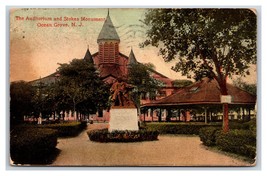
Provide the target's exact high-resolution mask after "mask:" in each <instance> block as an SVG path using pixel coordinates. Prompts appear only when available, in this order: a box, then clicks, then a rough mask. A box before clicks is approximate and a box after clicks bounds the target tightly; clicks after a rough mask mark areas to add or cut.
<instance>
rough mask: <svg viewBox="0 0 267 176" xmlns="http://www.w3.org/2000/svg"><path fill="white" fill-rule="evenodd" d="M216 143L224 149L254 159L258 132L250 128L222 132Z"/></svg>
mask: <svg viewBox="0 0 267 176" xmlns="http://www.w3.org/2000/svg"><path fill="white" fill-rule="evenodd" d="M216 145H217V146H218V147H219V148H221V149H222V150H224V151H228V152H233V153H237V154H241V155H244V156H247V157H249V158H252V159H254V158H255V156H256V134H255V133H253V132H252V131H250V130H230V131H229V132H228V133H223V132H221V133H220V134H219V135H218V136H217V139H216Z"/></svg>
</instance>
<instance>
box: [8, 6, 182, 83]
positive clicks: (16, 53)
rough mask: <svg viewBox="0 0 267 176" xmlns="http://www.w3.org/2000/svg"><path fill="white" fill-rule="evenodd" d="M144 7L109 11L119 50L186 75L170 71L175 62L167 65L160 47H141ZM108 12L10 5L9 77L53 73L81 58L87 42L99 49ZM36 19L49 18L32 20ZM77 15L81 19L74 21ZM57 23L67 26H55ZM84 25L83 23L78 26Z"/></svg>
mask: <svg viewBox="0 0 267 176" xmlns="http://www.w3.org/2000/svg"><path fill="white" fill-rule="evenodd" d="M145 10H146V9H110V10H109V11H110V12H109V13H110V17H111V20H112V22H113V24H114V26H115V27H116V30H117V32H118V35H119V37H120V40H121V42H120V52H121V53H122V54H124V55H126V56H129V54H130V50H131V48H133V51H134V54H135V56H136V59H137V60H138V61H139V62H142V63H148V62H151V63H153V64H154V65H155V66H156V70H157V71H159V72H160V73H162V74H164V75H166V76H168V77H170V78H172V79H186V77H181V75H180V74H179V73H176V72H174V71H172V70H171V69H170V68H171V66H172V65H173V64H174V63H165V62H164V61H163V59H162V57H161V56H159V55H158V48H155V47H151V46H149V47H145V48H140V47H139V44H140V43H141V42H143V41H144V39H145V31H146V28H145V26H144V25H143V24H142V22H140V20H142V19H143V18H144V13H145ZM107 12H108V9H78V8H69V9H51V8H50V9H11V10H10V81H17V80H26V81H30V80H34V79H38V78H40V77H45V76H47V75H49V74H51V73H53V72H55V70H56V69H57V67H58V66H59V65H58V63H68V62H69V61H71V60H72V59H74V58H78V59H80V58H83V57H84V55H85V52H86V50H87V47H88V46H89V49H90V52H91V54H93V53H95V52H97V50H98V48H97V47H98V45H97V37H98V34H99V33H100V30H101V28H102V26H103V23H104V18H106V16H107ZM27 17H28V19H27ZM32 17H40V18H43V19H45V20H43V19H39V20H29V19H30V18H32ZM57 17H58V18H59V19H60V17H62V21H55V20H54V18H57ZM82 17H86V18H87V19H88V21H81V18H82ZM51 18H52V21H51V20H50V19H51ZM71 18H72V19H71ZM74 18H78V19H79V21H73V20H74ZM64 19H67V21H64ZM70 20H72V21H70ZM72 22H75V23H76V25H75V27H73V26H71V24H72ZM54 23H60V24H68V26H67V27H64V26H63V27H55V26H54ZM80 23H82V26H78V25H80ZM46 24H49V25H50V24H51V25H52V27H46Z"/></svg>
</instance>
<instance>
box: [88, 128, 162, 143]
mask: <svg viewBox="0 0 267 176" xmlns="http://www.w3.org/2000/svg"><path fill="white" fill-rule="evenodd" d="M87 135H88V137H89V139H90V140H91V141H96V142H140V141H153V140H157V139H158V135H159V132H158V131H151V130H150V131H148V130H138V131H112V132H108V130H107V129H103V130H94V131H88V132H87Z"/></svg>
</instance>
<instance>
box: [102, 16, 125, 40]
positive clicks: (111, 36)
mask: <svg viewBox="0 0 267 176" xmlns="http://www.w3.org/2000/svg"><path fill="white" fill-rule="evenodd" d="M99 40H119V41H120V38H119V35H118V33H117V31H116V29H115V27H114V25H113V23H112V21H111V19H110V17H109V12H108V15H107V18H106V20H105V22H104V25H103V27H102V29H101V31H100V33H99V35H98V38H97V42H98V41H99Z"/></svg>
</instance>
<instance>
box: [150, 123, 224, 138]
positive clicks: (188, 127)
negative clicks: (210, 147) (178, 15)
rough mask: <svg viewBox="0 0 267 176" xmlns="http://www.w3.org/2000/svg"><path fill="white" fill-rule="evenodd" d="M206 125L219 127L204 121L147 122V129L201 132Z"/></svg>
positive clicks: (161, 131) (174, 132)
mask: <svg viewBox="0 0 267 176" xmlns="http://www.w3.org/2000/svg"><path fill="white" fill-rule="evenodd" d="M204 127H219V126H218V125H209V124H203V123H147V124H146V129H147V130H156V131H159V133H160V134H197V135H198V134H199V130H200V129H201V128H204Z"/></svg>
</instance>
